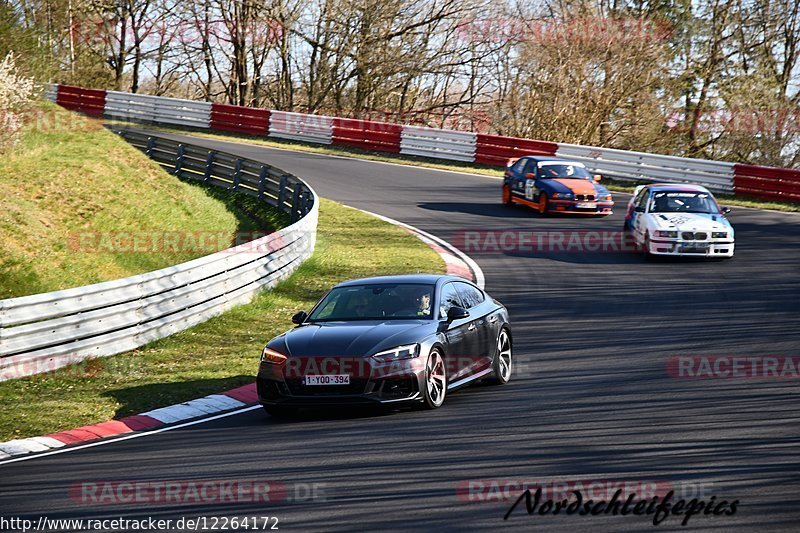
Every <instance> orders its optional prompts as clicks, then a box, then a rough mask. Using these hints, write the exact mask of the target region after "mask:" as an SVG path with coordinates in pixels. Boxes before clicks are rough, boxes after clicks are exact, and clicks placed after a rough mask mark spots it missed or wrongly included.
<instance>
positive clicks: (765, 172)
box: [733, 165, 800, 203]
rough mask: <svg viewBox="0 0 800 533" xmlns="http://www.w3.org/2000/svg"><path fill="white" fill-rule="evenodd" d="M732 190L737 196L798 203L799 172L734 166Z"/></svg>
mask: <svg viewBox="0 0 800 533" xmlns="http://www.w3.org/2000/svg"><path fill="white" fill-rule="evenodd" d="M733 188H734V190H735V192H736V195H737V196H750V197H752V198H758V199H761V200H772V201H774V202H795V203H800V170H789V169H785V168H773V167H759V166H754V165H736V166H735V167H734V175H733Z"/></svg>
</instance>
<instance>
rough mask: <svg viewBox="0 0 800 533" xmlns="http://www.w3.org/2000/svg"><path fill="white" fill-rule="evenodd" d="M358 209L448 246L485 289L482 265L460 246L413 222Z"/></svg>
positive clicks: (477, 282)
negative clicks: (408, 222) (424, 229)
mask: <svg viewBox="0 0 800 533" xmlns="http://www.w3.org/2000/svg"><path fill="white" fill-rule="evenodd" d="M354 209H358V208H354ZM358 210H359V211H361V212H362V213H366V214H368V215H372V216H374V217H376V218H379V219H381V220H383V221H384V222H388V223H389V224H393V225H395V226H400V227H401V228H406V229H408V230H410V231H413V232H416V233H418V234H420V235H422V236H423V237H426V238H428V239H430V240H432V241H434V242H435V243H436V244H438V245H440V246H442V247H443V248H446V249H447V250H449V251H451V252H453V255H455V256H456V257H458V258H459V259H461V260H462V261H464V262H465V263H466V264H467V266H469V268H470V269H471V270H472V273H473V274H475V284H476V285H477V286H478V287H480V288H481V289H484V288H485V287H486V277H485V276H484V275H483V270H482V269H481V267H480V266H478V263H476V262H475V260H474V259H472V258H471V257H470V256H468V255H467V254H466V253H464V252H462V251H461V250H459V249H458V248H456V247H455V246H453V245H452V244H450V243H449V242H447V241H446V240H444V239H442V238H440V237H437V236H436V235H432V234H430V233H428V232H427V231H422V230H421V229H419V228H416V227H414V226H412V225H411V224H406V223H405V222H400V221H399V220H395V219H393V218H389V217H387V216H383V215H379V214H378V213H373V212H371V211H366V210H364V209H358Z"/></svg>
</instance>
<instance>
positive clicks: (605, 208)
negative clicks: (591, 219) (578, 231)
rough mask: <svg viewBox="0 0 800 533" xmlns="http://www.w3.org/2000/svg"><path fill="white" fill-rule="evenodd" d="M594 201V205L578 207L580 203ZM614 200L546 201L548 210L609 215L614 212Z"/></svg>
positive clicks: (574, 213) (575, 213) (573, 213)
mask: <svg viewBox="0 0 800 533" xmlns="http://www.w3.org/2000/svg"><path fill="white" fill-rule="evenodd" d="M586 203H594V204H596V206H595V207H579V206H580V205H581V204H586ZM613 208H614V202H613V201H611V200H603V201H588V200H558V199H551V200H549V201H548V212H550V213H564V214H567V215H603V216H605V215H611V214H613V213H614V211H613Z"/></svg>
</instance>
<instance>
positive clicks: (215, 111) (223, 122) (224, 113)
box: [211, 104, 270, 135]
mask: <svg viewBox="0 0 800 533" xmlns="http://www.w3.org/2000/svg"><path fill="white" fill-rule="evenodd" d="M269 114H270V112H269V109H258V108H255V107H241V106H236V105H226V104H211V129H212V130H220V131H231V132H234V133H249V134H250V135H267V133H269Z"/></svg>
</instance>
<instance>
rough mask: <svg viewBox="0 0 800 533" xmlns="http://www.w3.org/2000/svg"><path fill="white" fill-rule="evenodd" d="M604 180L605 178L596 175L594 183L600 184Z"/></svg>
mask: <svg viewBox="0 0 800 533" xmlns="http://www.w3.org/2000/svg"><path fill="white" fill-rule="evenodd" d="M602 178H603V176H601V175H600V174H595V175H594V182H595V183H600V180H601V179H602Z"/></svg>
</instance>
